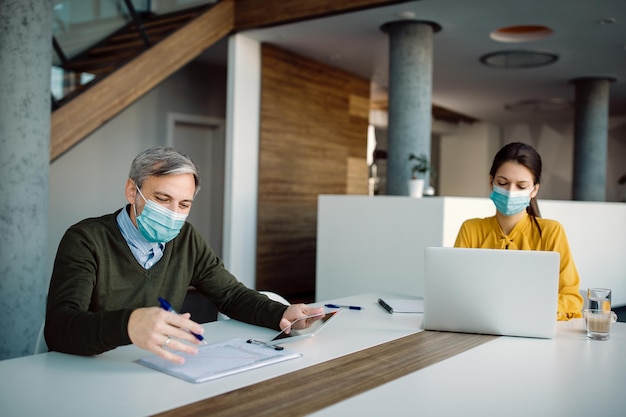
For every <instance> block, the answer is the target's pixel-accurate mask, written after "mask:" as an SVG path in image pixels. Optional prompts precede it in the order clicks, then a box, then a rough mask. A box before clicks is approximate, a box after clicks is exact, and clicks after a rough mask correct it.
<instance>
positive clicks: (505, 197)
mask: <svg viewBox="0 0 626 417" xmlns="http://www.w3.org/2000/svg"><path fill="white" fill-rule="evenodd" d="M534 188H535V187H532V188H530V189H528V190H519V191H509V190H505V189H504V188H501V187H497V186H495V185H494V186H493V191H492V192H491V195H490V196H489V198H490V199H491V201H493V203H494V204H495V205H496V209H497V210H498V211H499V212H500V213H502V214H504V215H505V216H512V215H514V214H517V213H519V212H521V211H522V210H525V209H526V207H528V206H529V205H530V193H531V192H532V191H533V189H534Z"/></svg>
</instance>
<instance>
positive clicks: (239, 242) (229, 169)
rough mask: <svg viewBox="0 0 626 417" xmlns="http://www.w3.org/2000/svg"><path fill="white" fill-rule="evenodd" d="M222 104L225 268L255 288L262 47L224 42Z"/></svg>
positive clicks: (237, 38)
mask: <svg viewBox="0 0 626 417" xmlns="http://www.w3.org/2000/svg"><path fill="white" fill-rule="evenodd" d="M227 100H228V103H227V108H228V118H227V122H226V173H225V175H226V178H225V180H226V185H225V187H224V243H223V253H224V264H225V265H226V267H227V268H228V269H229V270H230V271H231V272H232V273H233V274H234V275H235V276H236V277H237V278H238V279H239V281H241V282H243V283H244V284H246V286H248V287H249V288H255V283H256V228H257V226H256V225H257V223H256V219H257V201H258V199H257V194H258V176H259V175H258V171H259V129H260V128H259V124H260V117H261V116H260V112H261V46H260V43H259V42H258V41H255V40H253V39H251V38H248V37H245V36H243V35H234V36H231V37H230V38H229V41H228V99H227Z"/></svg>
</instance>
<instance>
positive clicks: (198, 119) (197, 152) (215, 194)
mask: <svg viewBox="0 0 626 417" xmlns="http://www.w3.org/2000/svg"><path fill="white" fill-rule="evenodd" d="M167 128H168V132H167V143H168V146H172V147H173V148H175V149H176V150H178V151H179V152H181V153H182V154H185V155H188V156H189V157H190V158H191V159H192V160H193V162H194V163H195V164H196V166H197V167H198V170H199V172H200V191H199V192H198V194H197V195H196V197H195V199H194V201H193V207H192V209H191V212H190V213H189V217H187V221H188V222H189V223H191V224H192V225H193V227H194V228H195V229H196V230H197V231H198V232H199V233H200V234H201V235H202V237H204V239H205V240H206V241H207V242H208V243H209V245H210V246H211V248H213V251H214V252H215V254H216V255H217V256H219V257H220V258H221V257H222V238H223V222H224V168H225V134H224V120H222V119H217V118H213V117H203V116H195V115H188V114H180V113H169V114H168V122H167Z"/></svg>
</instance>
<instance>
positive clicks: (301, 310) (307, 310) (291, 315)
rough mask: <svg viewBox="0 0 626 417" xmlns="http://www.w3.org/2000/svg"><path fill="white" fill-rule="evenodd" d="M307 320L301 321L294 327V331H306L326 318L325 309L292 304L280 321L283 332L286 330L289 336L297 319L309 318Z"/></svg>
mask: <svg viewBox="0 0 626 417" xmlns="http://www.w3.org/2000/svg"><path fill="white" fill-rule="evenodd" d="M308 316H312V317H309V318H307V319H306V320H300V321H298V322H297V323H296V324H295V325H294V327H293V328H294V329H306V328H307V327H309V326H310V325H311V324H312V323H313V322H314V321H316V320H319V319H321V318H322V317H324V309H323V308H322V307H316V308H313V307H309V306H307V305H305V304H292V305H290V306H289V307H287V310H285V313H284V314H283V318H282V319H281V320H280V324H279V326H280V328H281V330H285V329H287V330H286V331H285V333H287V334H289V331H290V329H289V328H290V327H291V323H293V322H294V321H296V319H299V318H302V317H308Z"/></svg>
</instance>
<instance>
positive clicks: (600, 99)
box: [572, 77, 614, 201]
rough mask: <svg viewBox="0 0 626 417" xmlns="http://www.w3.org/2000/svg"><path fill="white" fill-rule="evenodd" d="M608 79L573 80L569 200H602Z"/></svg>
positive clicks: (606, 130) (604, 178)
mask: <svg viewBox="0 0 626 417" xmlns="http://www.w3.org/2000/svg"><path fill="white" fill-rule="evenodd" d="M612 81H614V80H613V79H611V78H598V77H588V78H577V79H575V80H572V83H573V84H574V85H575V86H576V103H575V108H576V110H575V116H574V176H573V199H574V200H580V201H605V200H606V165H607V148H608V127H609V86H610V84H611V82H612Z"/></svg>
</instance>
